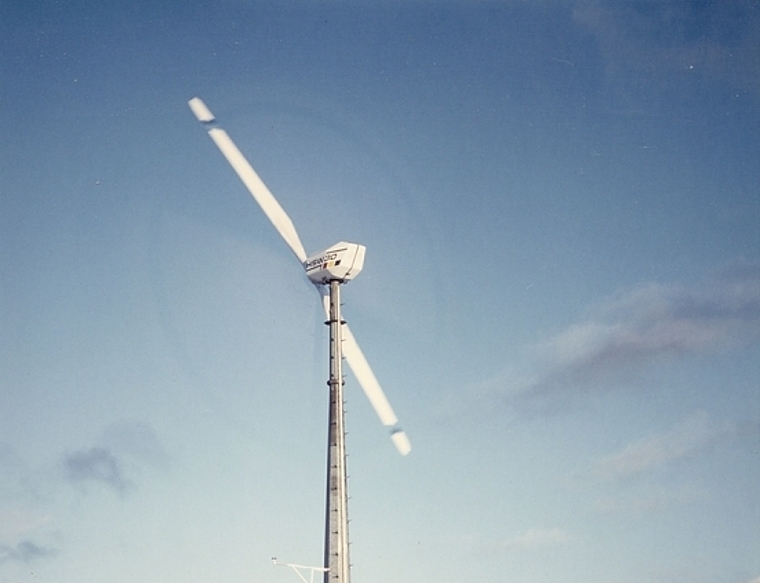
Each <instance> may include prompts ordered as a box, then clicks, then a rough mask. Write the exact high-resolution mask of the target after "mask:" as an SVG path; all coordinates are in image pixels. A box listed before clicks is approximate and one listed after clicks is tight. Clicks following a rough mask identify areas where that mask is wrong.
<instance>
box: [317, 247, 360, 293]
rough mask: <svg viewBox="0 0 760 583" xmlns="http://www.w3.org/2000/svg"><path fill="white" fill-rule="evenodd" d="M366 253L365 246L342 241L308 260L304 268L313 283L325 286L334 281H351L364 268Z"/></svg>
mask: <svg viewBox="0 0 760 583" xmlns="http://www.w3.org/2000/svg"><path fill="white" fill-rule="evenodd" d="M365 251H366V247H364V245H358V244H357V243H346V242H345V241H341V242H340V243H336V244H335V245H333V246H332V247H330V248H329V249H325V250H324V251H321V252H319V253H317V254H316V255H312V256H311V257H309V258H307V259H306V261H304V263H303V266H304V269H306V275H307V276H308V277H309V279H310V280H311V281H312V282H313V283H317V284H325V283H328V282H330V281H331V280H334V279H337V280H339V281H349V280H351V279H353V278H355V277H356V276H357V275H358V274H359V272H360V271H361V270H362V267H364V253H365Z"/></svg>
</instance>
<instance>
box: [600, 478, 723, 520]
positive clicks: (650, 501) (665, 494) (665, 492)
mask: <svg viewBox="0 0 760 583" xmlns="http://www.w3.org/2000/svg"><path fill="white" fill-rule="evenodd" d="M708 495H709V492H708V491H707V490H705V489H704V488H699V487H697V486H693V485H688V484H687V485H682V486H680V487H667V486H662V485H657V486H645V487H644V488H641V489H639V490H638V491H637V492H635V493H633V494H621V493H615V494H610V495H605V496H602V497H600V498H598V499H597V500H596V502H595V504H594V506H595V508H596V510H598V511H599V512H602V513H604V514H620V513H623V514H642V513H643V514H651V513H653V512H662V511H665V510H668V509H671V508H675V507H679V506H683V505H689V504H694V503H695V502H699V501H701V500H705V499H706V498H707V497H708Z"/></svg>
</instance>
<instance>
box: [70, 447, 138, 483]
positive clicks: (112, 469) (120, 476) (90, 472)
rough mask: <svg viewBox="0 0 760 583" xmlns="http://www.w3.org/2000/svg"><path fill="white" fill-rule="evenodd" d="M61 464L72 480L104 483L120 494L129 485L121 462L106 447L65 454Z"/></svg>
mask: <svg viewBox="0 0 760 583" xmlns="http://www.w3.org/2000/svg"><path fill="white" fill-rule="evenodd" d="M63 464H64V468H65V470H66V475H67V477H68V478H69V479H70V480H71V481H73V482H78V483H86V482H95V483H100V484H105V485H107V486H110V487H111V488H113V489H114V490H116V491H117V492H119V493H120V494H123V493H125V492H126V491H127V489H128V488H129V487H130V486H131V483H130V482H129V480H127V478H126V477H125V476H124V472H123V470H122V468H121V462H120V461H119V460H118V459H117V458H116V456H114V455H113V454H112V453H111V451H110V450H108V449H106V448H102V447H93V448H90V449H85V450H81V451H76V452H74V453H71V454H69V455H67V456H66V457H65V459H64V462H63Z"/></svg>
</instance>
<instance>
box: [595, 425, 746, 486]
mask: <svg viewBox="0 0 760 583" xmlns="http://www.w3.org/2000/svg"><path fill="white" fill-rule="evenodd" d="M732 431H733V426H732V425H729V424H718V423H714V422H712V421H710V419H709V418H708V416H707V413H705V412H704V411H699V412H697V413H695V414H694V415H692V416H690V417H687V418H686V419H684V420H683V421H681V422H679V423H677V424H676V425H675V426H673V428H672V429H670V430H669V431H667V432H665V433H661V434H657V435H651V436H649V437H647V438H645V439H642V440H641V441H637V442H635V443H632V444H631V445H629V446H627V447H625V448H624V449H623V450H621V451H619V452H618V453H615V454H612V455H609V456H606V457H604V458H602V459H600V460H599V461H598V462H597V463H596V464H595V466H594V472H593V473H594V474H596V475H598V476H600V477H603V478H607V479H618V478H626V477H630V476H635V475H638V474H641V473H644V472H647V471H650V470H653V469H655V468H658V467H660V466H663V465H666V464H669V463H672V462H674V461H677V460H681V459H683V458H687V457H690V456H693V455H696V454H698V453H701V452H703V451H705V450H706V449H707V448H709V447H710V446H711V445H713V444H714V443H715V442H716V440H718V439H719V438H721V437H723V436H725V435H726V434H728V433H730V432H732Z"/></svg>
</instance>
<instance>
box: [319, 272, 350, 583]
mask: <svg viewBox="0 0 760 583" xmlns="http://www.w3.org/2000/svg"><path fill="white" fill-rule="evenodd" d="M341 283H343V282H342V281H341V280H338V279H331V280H330V282H329V285H330V311H329V320H328V321H327V322H326V323H327V324H328V325H329V326H330V379H329V380H328V381H327V384H328V385H329V387H330V412H329V421H328V423H329V430H328V440H327V501H326V508H325V569H326V571H325V576H324V583H350V581H351V574H350V568H351V563H350V560H349V553H348V483H347V482H348V479H347V474H346V427H345V422H344V408H343V346H342V344H343V334H342V332H343V320H342V319H341V315H340V284H341Z"/></svg>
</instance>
